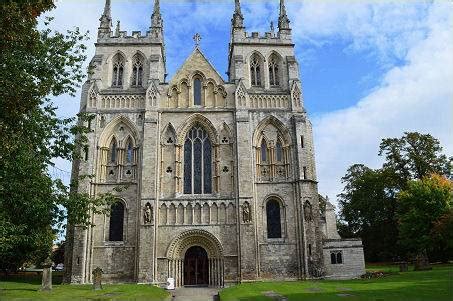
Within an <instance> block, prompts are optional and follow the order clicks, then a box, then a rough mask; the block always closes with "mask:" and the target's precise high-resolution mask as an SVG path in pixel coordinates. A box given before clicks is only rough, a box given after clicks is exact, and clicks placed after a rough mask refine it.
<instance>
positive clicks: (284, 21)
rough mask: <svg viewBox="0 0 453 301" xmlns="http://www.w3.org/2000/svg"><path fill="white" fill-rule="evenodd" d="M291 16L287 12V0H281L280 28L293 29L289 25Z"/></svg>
mask: <svg viewBox="0 0 453 301" xmlns="http://www.w3.org/2000/svg"><path fill="white" fill-rule="evenodd" d="M289 23H290V22H289V18H288V15H287V14H286V7H285V0H280V15H279V17H278V29H279V30H280V31H282V30H291V28H290V27H289Z"/></svg>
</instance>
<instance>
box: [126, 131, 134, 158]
mask: <svg viewBox="0 0 453 301" xmlns="http://www.w3.org/2000/svg"><path fill="white" fill-rule="evenodd" d="M134 147H135V146H134V142H133V140H132V137H131V136H128V137H127V139H126V144H125V148H126V163H127V164H132V163H134Z"/></svg>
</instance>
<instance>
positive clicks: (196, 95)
mask: <svg viewBox="0 0 453 301" xmlns="http://www.w3.org/2000/svg"><path fill="white" fill-rule="evenodd" d="M193 103H194V105H196V106H201V80H200V79H199V78H196V79H195V80H194V81H193Z"/></svg>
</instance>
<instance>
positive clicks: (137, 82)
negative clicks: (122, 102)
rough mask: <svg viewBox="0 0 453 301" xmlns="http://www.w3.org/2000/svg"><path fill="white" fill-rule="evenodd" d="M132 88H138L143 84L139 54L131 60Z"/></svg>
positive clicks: (141, 61) (141, 62) (141, 63)
mask: <svg viewBox="0 0 453 301" xmlns="http://www.w3.org/2000/svg"><path fill="white" fill-rule="evenodd" d="M132 63H133V67H132V86H134V87H140V86H141V85H142V83H143V60H142V57H141V56H140V55H139V54H136V55H135V56H134V58H133V62H132Z"/></svg>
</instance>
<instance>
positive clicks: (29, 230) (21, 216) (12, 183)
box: [0, 0, 112, 269]
mask: <svg viewBox="0 0 453 301" xmlns="http://www.w3.org/2000/svg"><path fill="white" fill-rule="evenodd" d="M52 8H54V4H53V1H49V0H36V1H9V0H6V1H2V2H1V3H0V61H1V64H2V72H0V87H1V89H0V108H1V109H0V137H2V139H1V140H0V141H1V142H0V269H14V268H17V267H19V266H21V265H22V264H23V263H24V262H26V261H28V262H37V261H38V262H39V261H40V260H42V259H43V258H45V257H47V256H48V255H49V253H50V250H51V246H52V241H53V240H54V239H55V237H56V234H57V231H61V230H63V228H64V224H65V221H66V220H68V221H70V222H73V223H74V224H81V225H89V219H88V213H89V212H90V210H92V211H93V210H94V211H96V210H98V209H97V208H102V205H104V204H106V203H108V202H110V201H111V199H112V196H111V195H105V196H100V197H98V198H91V197H90V196H88V195H86V194H78V193H77V186H78V180H79V179H74V180H75V181H74V182H72V184H71V187H66V186H65V185H64V184H63V183H62V182H61V181H60V180H55V179H52V177H51V175H50V174H49V166H52V161H53V160H54V159H55V158H63V159H67V160H73V159H77V158H78V156H79V151H78V150H80V149H81V148H83V144H84V143H86V137H85V134H86V133H87V132H88V129H87V128H86V127H85V126H84V121H85V120H86V118H88V117H87V116H79V117H80V122H77V120H76V119H75V118H68V119H62V118H58V117H57V115H56V112H55V111H56V108H55V106H54V105H53V104H52V102H51V101H50V97H51V96H58V95H61V94H67V93H68V94H70V95H74V94H75V92H76V89H77V87H78V86H79V84H80V82H81V81H82V79H83V73H84V72H83V69H82V64H83V62H84V60H85V59H86V56H85V46H84V45H83V42H84V41H85V40H86V35H84V34H81V33H80V32H79V30H78V29H75V30H73V31H68V32H67V33H65V34H62V33H59V32H54V31H51V30H50V29H49V28H48V23H49V22H50V21H51V20H47V21H46V22H45V24H44V29H43V30H38V28H37V17H38V16H40V15H41V14H42V13H44V12H45V11H48V10H51V9H52Z"/></svg>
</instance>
